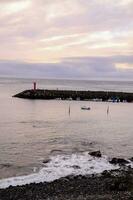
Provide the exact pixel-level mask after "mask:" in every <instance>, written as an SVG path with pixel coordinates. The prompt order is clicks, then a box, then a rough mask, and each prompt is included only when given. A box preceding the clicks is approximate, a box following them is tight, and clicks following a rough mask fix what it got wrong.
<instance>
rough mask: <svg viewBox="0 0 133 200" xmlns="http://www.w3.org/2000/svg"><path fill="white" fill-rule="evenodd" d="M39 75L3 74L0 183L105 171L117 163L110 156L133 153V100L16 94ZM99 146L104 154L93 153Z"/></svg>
mask: <svg viewBox="0 0 133 200" xmlns="http://www.w3.org/2000/svg"><path fill="white" fill-rule="evenodd" d="M33 81H34V80H31V79H7V78H6V79H4V78H1V79H0V112H1V114H0V187H8V186H9V185H17V184H20V185H21V184H25V183H30V182H41V181H52V180H54V179H56V178H60V177H62V176H66V175H69V174H91V173H100V172H102V171H103V170H105V169H112V168H114V166H112V165H110V164H109V163H108V159H109V158H110V157H113V156H120V157H126V158H129V157H132V156H133V123H132V114H133V103H111V102H108V103H107V102H91V101H90V102H89V101H83V102H82V101H59V100H49V101H48V100H26V99H18V98H12V95H14V94H16V93H18V92H20V91H22V90H25V89H30V88H32V82H33ZM36 81H37V85H38V88H46V89H50V88H51V89H56V88H58V89H77V90H105V91H106V90H107V91H108V90H112V91H125V92H133V82H122V81H121V82H114V81H81V80H80V81H73V80H36ZM69 106H70V108H71V112H70V115H69ZM81 106H90V107H91V110H90V111H87V110H81ZM108 106H109V114H108V115H107V107H108ZM93 150H100V151H101V152H102V154H103V157H102V158H100V159H93V158H92V157H91V156H89V155H88V152H89V151H93ZM46 161H47V162H46ZM116 167H118V166H116Z"/></svg>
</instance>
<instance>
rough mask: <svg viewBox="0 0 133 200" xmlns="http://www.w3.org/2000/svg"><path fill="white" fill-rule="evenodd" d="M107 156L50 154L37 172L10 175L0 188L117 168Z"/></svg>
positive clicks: (2, 180) (0, 184)
mask: <svg viewBox="0 0 133 200" xmlns="http://www.w3.org/2000/svg"><path fill="white" fill-rule="evenodd" d="M118 168H119V166H118V165H116V166H114V165H112V164H110V163H109V162H108V158H107V157H106V156H103V157H101V158H94V157H92V156H90V155H89V154H88V152H85V153H82V154H81V153H80V154H72V155H57V156H52V157H51V158H50V161H49V162H48V163H46V164H44V167H43V168H42V169H41V170H40V171H39V172H37V173H33V174H30V175H27V176H19V177H11V178H6V179H1V180H0V188H7V187H9V186H17V185H25V184H30V183H40V182H51V181H54V180H56V179H59V178H61V177H65V176H68V175H87V174H99V173H102V172H103V171H104V170H111V169H118Z"/></svg>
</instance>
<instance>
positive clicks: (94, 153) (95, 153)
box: [89, 151, 102, 158]
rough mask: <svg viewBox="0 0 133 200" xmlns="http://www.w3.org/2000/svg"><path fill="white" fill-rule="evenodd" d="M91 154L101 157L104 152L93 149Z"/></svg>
mask: <svg viewBox="0 0 133 200" xmlns="http://www.w3.org/2000/svg"><path fill="white" fill-rule="evenodd" d="M89 155H90V156H94V157H98V158H101V157H102V154H101V152H100V151H92V152H90V153H89Z"/></svg>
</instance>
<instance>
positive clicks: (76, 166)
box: [72, 165, 80, 169]
mask: <svg viewBox="0 0 133 200" xmlns="http://www.w3.org/2000/svg"><path fill="white" fill-rule="evenodd" d="M72 167H73V168H74V169H80V167H79V166H78V165H73V166H72Z"/></svg>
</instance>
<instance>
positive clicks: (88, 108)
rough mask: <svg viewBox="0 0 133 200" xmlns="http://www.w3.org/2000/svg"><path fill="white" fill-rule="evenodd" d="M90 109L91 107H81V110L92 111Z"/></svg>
mask: <svg viewBox="0 0 133 200" xmlns="http://www.w3.org/2000/svg"><path fill="white" fill-rule="evenodd" d="M90 109H91V108H90V107H86V106H83V107H81V110H90Z"/></svg>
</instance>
